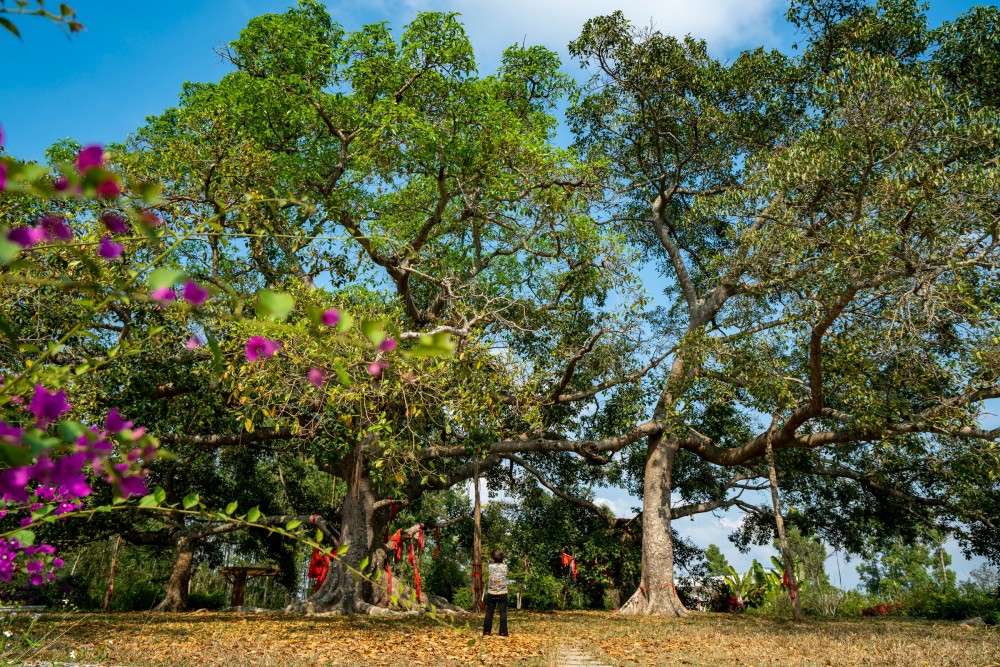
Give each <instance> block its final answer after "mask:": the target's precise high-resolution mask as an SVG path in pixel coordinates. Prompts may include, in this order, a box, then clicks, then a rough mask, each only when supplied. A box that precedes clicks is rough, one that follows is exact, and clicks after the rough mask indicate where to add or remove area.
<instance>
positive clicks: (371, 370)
mask: <svg viewBox="0 0 1000 667" xmlns="http://www.w3.org/2000/svg"><path fill="white" fill-rule="evenodd" d="M384 370H385V363H384V362H382V361H373V362H372V363H370V364H368V374H369V375H373V376H375V377H378V376H379V375H381V374H382V371H384Z"/></svg>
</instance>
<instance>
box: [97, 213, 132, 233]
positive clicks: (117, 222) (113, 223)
mask: <svg viewBox="0 0 1000 667" xmlns="http://www.w3.org/2000/svg"><path fill="white" fill-rule="evenodd" d="M101 222H103V223H104V226H105V227H107V228H108V231H109V232H111V233H112V234H118V235H122V234H128V233H129V227H128V223H127V222H125V218H123V217H121V216H120V215H118V214H117V213H105V214H104V215H102V216H101Z"/></svg>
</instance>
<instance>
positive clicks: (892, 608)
mask: <svg viewBox="0 0 1000 667" xmlns="http://www.w3.org/2000/svg"><path fill="white" fill-rule="evenodd" d="M902 611H903V605H901V604H893V603H891V602H879V603H878V604H876V605H872V606H871V607H867V608H865V609H862V610H861V615H862V616H895V615H897V614H900V613H902Z"/></svg>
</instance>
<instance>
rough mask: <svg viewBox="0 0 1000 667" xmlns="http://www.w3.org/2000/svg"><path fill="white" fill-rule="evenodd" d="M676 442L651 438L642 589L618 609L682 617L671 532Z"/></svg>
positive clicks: (644, 494) (644, 498) (644, 499)
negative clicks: (671, 496)
mask: <svg viewBox="0 0 1000 667" xmlns="http://www.w3.org/2000/svg"><path fill="white" fill-rule="evenodd" d="M676 455H677V443H676V442H673V441H668V440H664V439H663V438H662V436H653V437H651V438H650V439H649V451H648V452H647V454H646V469H645V477H644V481H643V491H642V575H641V578H640V581H639V588H638V589H637V590H636V592H635V593H633V594H632V597H631V598H629V600H628V602H626V603H625V604H624V605H622V607H621V609H619V610H618V611H619V612H621V613H623V614H649V615H653V616H670V617H674V618H682V617H684V616H686V615H687V611H686V610H685V609H684V605H683V604H681V601H680V599H679V598H678V597H677V592H676V591H675V590H674V543H673V540H672V539H671V534H670V486H671V476H672V473H673V467H674V457H675V456H676Z"/></svg>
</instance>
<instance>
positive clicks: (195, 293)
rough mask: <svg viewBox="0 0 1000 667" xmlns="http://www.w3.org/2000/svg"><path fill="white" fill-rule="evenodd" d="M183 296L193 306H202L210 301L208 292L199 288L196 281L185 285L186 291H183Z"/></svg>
mask: <svg viewBox="0 0 1000 667" xmlns="http://www.w3.org/2000/svg"><path fill="white" fill-rule="evenodd" d="M181 296H183V297H184V300H185V301H187V302H188V303H190V304H191V305H192V306H200V305H201V304H203V303H205V301H206V300H207V299H208V290H207V289H205V288H204V287H201V286H199V285H198V283H196V282H195V281H193V280H188V281H187V282H185V283H184V289H183V290H182V291H181Z"/></svg>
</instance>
